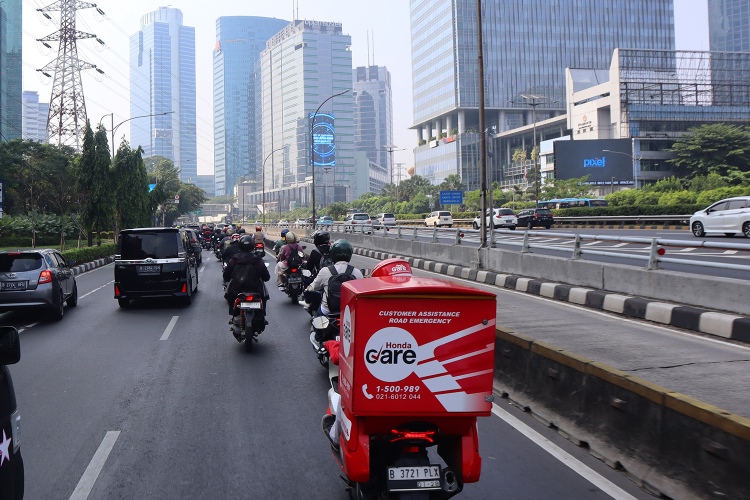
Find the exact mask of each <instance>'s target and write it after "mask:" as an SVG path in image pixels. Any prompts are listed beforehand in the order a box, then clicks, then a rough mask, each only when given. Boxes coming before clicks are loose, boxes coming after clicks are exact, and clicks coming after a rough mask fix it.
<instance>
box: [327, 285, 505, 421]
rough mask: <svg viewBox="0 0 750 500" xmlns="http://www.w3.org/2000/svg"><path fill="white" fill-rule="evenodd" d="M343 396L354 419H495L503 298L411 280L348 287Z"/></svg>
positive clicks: (344, 316)
mask: <svg viewBox="0 0 750 500" xmlns="http://www.w3.org/2000/svg"><path fill="white" fill-rule="evenodd" d="M341 304H342V308H341V309H342V311H343V312H342V315H341V332H342V335H341V351H340V355H341V358H340V361H339V370H340V372H339V390H340V392H341V396H342V404H343V406H344V407H345V408H346V409H347V412H348V413H349V414H350V416H353V417H356V416H375V415H400V414H403V415H425V416H426V415H444V414H446V413H450V414H454V415H457V416H458V415H463V416H488V415H489V414H490V412H491V410H492V380H493V375H494V352H495V295H494V294H492V293H489V292H484V291H482V290H478V289H474V288H470V287H467V286H464V285H460V284H457V283H454V282H450V281H447V280H439V279H433V278H424V277H416V276H410V275H403V276H388V277H380V278H366V279H360V280H352V281H348V282H346V283H345V284H344V286H343V287H342V297H341Z"/></svg>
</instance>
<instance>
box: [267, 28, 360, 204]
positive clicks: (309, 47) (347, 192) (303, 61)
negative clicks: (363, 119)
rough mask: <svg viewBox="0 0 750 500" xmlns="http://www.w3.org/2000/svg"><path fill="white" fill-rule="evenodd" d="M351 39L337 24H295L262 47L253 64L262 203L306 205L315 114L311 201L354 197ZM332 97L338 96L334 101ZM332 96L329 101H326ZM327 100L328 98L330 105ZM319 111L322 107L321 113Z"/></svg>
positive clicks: (310, 175)
mask: <svg viewBox="0 0 750 500" xmlns="http://www.w3.org/2000/svg"><path fill="white" fill-rule="evenodd" d="M350 47H351V37H350V36H349V35H345V34H344V33H343V30H342V26H341V23H334V22H320V21H308V20H305V21H301V20H297V21H293V22H292V23H290V24H289V25H287V26H286V27H285V28H284V29H282V30H281V31H280V32H278V33H277V34H276V35H274V36H273V37H272V38H271V39H270V40H269V41H268V42H267V44H266V49H265V50H264V51H263V52H262V53H261V56H260V60H259V61H258V65H257V68H258V72H259V73H260V81H259V93H258V95H259V105H258V106H259V107H258V113H259V123H260V124H261V125H260V128H259V131H258V136H259V137H260V140H261V144H260V146H259V148H258V152H259V156H258V158H259V159H260V161H259V163H262V162H263V160H264V159H265V158H266V157H269V155H270V154H271V153H272V152H274V151H276V150H279V151H278V152H276V153H274V155H273V158H272V159H271V160H269V161H268V162H266V165H265V167H264V170H265V175H262V177H264V178H265V184H264V189H265V192H266V193H267V195H266V201H267V202H270V203H271V204H273V206H274V207H278V208H279V209H283V210H288V209H289V208H290V207H292V206H294V205H305V206H310V202H311V199H309V198H312V193H311V191H310V189H311V185H312V183H311V181H312V171H311V165H310V163H311V161H310V144H311V141H310V136H311V134H310V125H311V122H312V115H314V114H315V112H316V110H317V114H316V115H315V121H314V132H313V141H314V145H315V148H314V149H315V152H314V163H315V198H316V199H315V202H316V206H320V207H325V206H326V205H328V204H330V203H333V202H337V201H351V200H352V196H353V195H354V192H353V189H354V183H355V182H354V180H355V179H354V177H355V171H354V116H353V115H354V106H353V98H352V92H351V88H352V53H351V51H350ZM336 94H341V95H338V96H336V97H332V96H334V95H336ZM331 97H332V98H331ZM329 98H331V99H329ZM319 107H320V108H319Z"/></svg>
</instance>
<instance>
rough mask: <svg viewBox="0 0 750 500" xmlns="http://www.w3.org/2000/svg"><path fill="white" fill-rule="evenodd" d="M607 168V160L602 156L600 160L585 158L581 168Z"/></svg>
mask: <svg viewBox="0 0 750 500" xmlns="http://www.w3.org/2000/svg"><path fill="white" fill-rule="evenodd" d="M606 166H607V159H606V158H605V157H604V156H602V157H601V158H586V159H585V160H583V168H604V167H606Z"/></svg>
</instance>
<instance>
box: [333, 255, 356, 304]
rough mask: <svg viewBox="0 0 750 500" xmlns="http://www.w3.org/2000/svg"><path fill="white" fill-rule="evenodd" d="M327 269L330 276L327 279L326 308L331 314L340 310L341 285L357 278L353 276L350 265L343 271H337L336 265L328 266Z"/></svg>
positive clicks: (352, 269)
mask: <svg viewBox="0 0 750 500" xmlns="http://www.w3.org/2000/svg"><path fill="white" fill-rule="evenodd" d="M328 269H329V270H330V271H331V275H332V276H331V277H330V278H329V279H328V310H329V311H331V314H336V313H339V312H341V285H343V284H344V283H346V282H347V281H350V280H355V279H357V277H356V276H354V274H353V273H354V268H353V267H352V266H346V270H345V271H344V272H343V273H339V272H338V270H337V269H336V266H329V267H328Z"/></svg>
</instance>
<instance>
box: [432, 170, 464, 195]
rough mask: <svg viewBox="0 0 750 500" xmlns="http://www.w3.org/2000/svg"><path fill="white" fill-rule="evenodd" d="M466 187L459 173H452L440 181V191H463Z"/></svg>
mask: <svg viewBox="0 0 750 500" xmlns="http://www.w3.org/2000/svg"><path fill="white" fill-rule="evenodd" d="M464 189H465V187H464V184H463V182H461V176H460V175H458V174H451V175H449V176H448V177H446V178H445V180H443V182H441V183H440V186H438V190H439V191H463V190H464Z"/></svg>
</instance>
